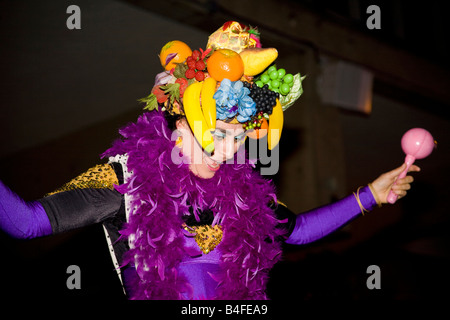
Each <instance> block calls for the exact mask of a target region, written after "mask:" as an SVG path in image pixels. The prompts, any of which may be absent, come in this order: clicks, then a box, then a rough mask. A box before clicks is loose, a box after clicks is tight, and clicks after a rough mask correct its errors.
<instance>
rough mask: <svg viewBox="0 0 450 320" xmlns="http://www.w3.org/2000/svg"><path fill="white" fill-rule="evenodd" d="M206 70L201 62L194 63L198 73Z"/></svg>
mask: <svg viewBox="0 0 450 320" xmlns="http://www.w3.org/2000/svg"><path fill="white" fill-rule="evenodd" d="M205 68H206V64H205V62H204V61H203V60H198V61H197V62H196V63H195V69H197V70H198V71H203V70H205Z"/></svg>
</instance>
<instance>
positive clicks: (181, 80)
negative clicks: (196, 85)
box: [175, 78, 188, 97]
mask: <svg viewBox="0 0 450 320" xmlns="http://www.w3.org/2000/svg"><path fill="white" fill-rule="evenodd" d="M175 83H179V84H180V97H183V95H184V91H185V90H186V88H187V87H188V81H187V80H186V79H185V78H178V79H177V80H176V81H175Z"/></svg>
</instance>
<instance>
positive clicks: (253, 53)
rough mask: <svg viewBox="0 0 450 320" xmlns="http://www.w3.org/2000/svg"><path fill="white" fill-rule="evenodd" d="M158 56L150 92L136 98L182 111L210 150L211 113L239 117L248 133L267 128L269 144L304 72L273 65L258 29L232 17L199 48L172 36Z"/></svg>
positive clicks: (213, 117) (256, 136)
mask: <svg viewBox="0 0 450 320" xmlns="http://www.w3.org/2000/svg"><path fill="white" fill-rule="evenodd" d="M159 57H160V61H161V65H162V66H163V67H164V68H165V71H163V72H161V73H159V74H158V75H157V76H156V78H155V85H154V87H153V89H152V92H151V94H150V95H148V96H147V97H145V98H143V99H140V101H141V102H144V103H145V107H144V109H147V110H153V109H157V110H159V109H158V108H159V107H161V108H162V110H163V111H166V112H169V113H170V114H181V115H184V116H186V118H187V120H188V123H189V126H190V127H191V129H192V131H193V133H194V135H195V137H196V139H197V140H198V141H199V142H200V143H201V145H202V147H203V148H204V149H205V151H206V152H208V153H211V152H212V151H213V150H214V141H213V137H212V134H211V132H212V131H213V130H214V129H215V126H216V120H217V119H219V120H223V121H226V122H230V123H242V124H243V128H244V129H245V130H248V136H249V137H250V138H253V139H259V138H261V137H263V136H265V135H266V134H267V139H268V144H269V149H273V148H274V147H275V146H276V145H277V144H278V141H279V139H280V136H281V131H282V129H283V111H284V110H286V109H287V108H288V107H289V106H291V105H292V104H293V103H294V102H295V101H296V100H297V99H298V98H299V97H300V95H301V94H302V93H303V88H302V80H303V79H304V77H301V76H300V74H299V73H297V74H295V75H293V74H290V73H286V70H285V69H282V68H278V69H277V67H276V65H274V64H273V63H274V61H275V60H276V58H277V57H278V51H277V50H276V49H275V48H262V47H261V42H260V37H259V32H258V30H257V29H256V28H251V27H248V26H246V25H243V24H241V23H238V22H236V21H229V22H226V23H225V24H224V25H223V26H222V27H220V28H219V29H218V30H217V31H215V32H214V33H213V34H211V35H210V36H209V39H208V43H207V45H206V49H205V50H203V49H202V48H200V49H198V50H191V48H190V47H189V46H188V45H187V44H186V43H184V42H182V41H179V40H174V41H170V42H168V43H167V44H166V45H164V46H163V48H162V49H161V52H160V55H159Z"/></svg>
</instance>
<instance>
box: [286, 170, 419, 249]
mask: <svg viewBox="0 0 450 320" xmlns="http://www.w3.org/2000/svg"><path fill="white" fill-rule="evenodd" d="M404 169H405V165H404V164H403V165H402V166H400V167H398V168H397V169H394V170H392V171H390V172H387V173H384V174H382V175H381V176H380V177H378V178H377V179H376V180H375V181H373V182H372V183H371V184H369V186H370V187H369V186H366V187H364V188H360V189H358V191H357V192H356V193H354V194H353V195H350V196H348V197H345V198H344V199H342V200H339V201H337V202H335V203H332V204H330V205H327V206H323V207H320V208H317V209H314V210H311V211H308V212H306V213H303V214H299V215H298V216H297V217H296V221H295V227H294V228H293V231H292V233H291V234H290V236H289V238H288V239H287V240H286V243H289V244H296V245H301V244H307V243H311V242H313V241H316V240H319V239H321V238H323V237H325V236H327V235H328V234H330V233H332V232H334V231H336V230H337V229H339V228H340V227H342V226H344V225H345V224H347V223H348V222H350V221H352V220H353V219H355V218H356V217H358V216H359V215H361V214H363V213H364V212H368V211H370V210H372V209H373V208H374V207H375V206H376V205H377V203H378V205H381V204H383V203H387V196H388V194H389V191H390V190H391V189H392V190H393V191H394V192H395V193H396V194H397V195H398V196H399V199H400V198H402V197H404V196H405V195H406V192H407V190H409V189H410V188H411V183H412V182H413V178H412V177H411V176H407V177H405V178H403V179H399V180H398V181H397V182H395V180H396V178H397V177H398V175H399V174H400V173H401V172H402V171H403V170H404ZM409 171H410V172H411V171H420V168H419V167H417V166H415V165H413V166H411V168H410V169H409ZM394 182H395V185H394Z"/></svg>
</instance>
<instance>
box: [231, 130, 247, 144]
mask: <svg viewBox="0 0 450 320" xmlns="http://www.w3.org/2000/svg"><path fill="white" fill-rule="evenodd" d="M245 135H246V133H245V132H243V133H241V134H240V135H237V136H235V137H234V140H235V141H236V142H239V141H242V139H244V138H245Z"/></svg>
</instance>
